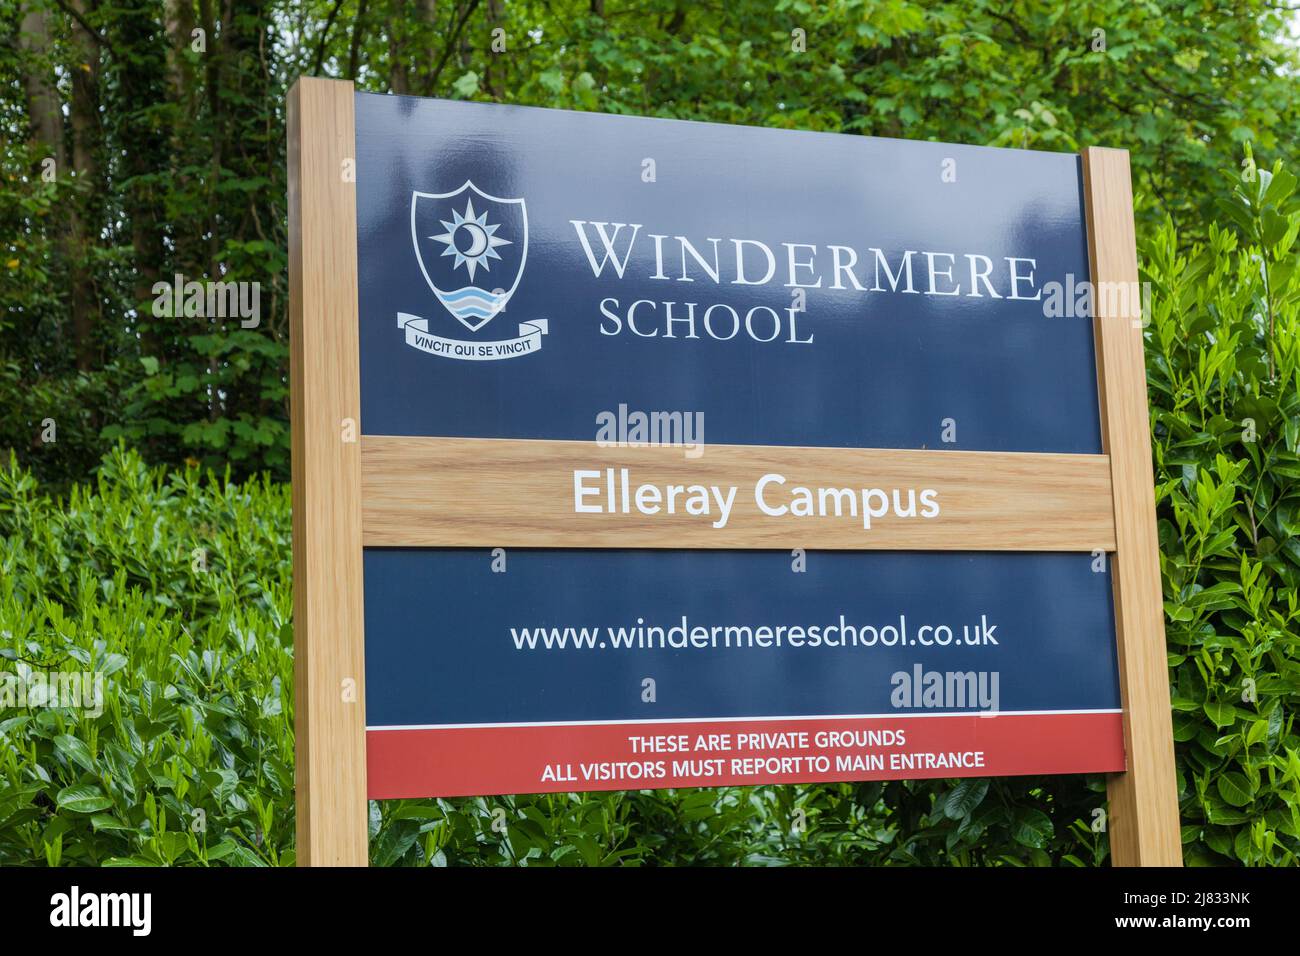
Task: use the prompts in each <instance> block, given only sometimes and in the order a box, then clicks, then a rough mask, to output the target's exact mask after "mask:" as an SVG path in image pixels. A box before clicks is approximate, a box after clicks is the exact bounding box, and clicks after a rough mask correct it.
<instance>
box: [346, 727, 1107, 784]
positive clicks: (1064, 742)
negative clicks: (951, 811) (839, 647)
mask: <svg viewBox="0 0 1300 956" xmlns="http://www.w3.org/2000/svg"><path fill="white" fill-rule="evenodd" d="M366 764H367V771H368V790H369V795H370V798H371V799H376V800H383V799H393V798H399V797H428V796H440V797H458V796H471V795H487V794H505V793H560V792H566V791H584V790H648V789H660V788H666V787H705V786H711V787H717V786H741V785H752V784H768V783H832V782H839V781H851V780H920V779H926V778H936V777H994V776H997V777H1001V776H1016V775H1022V774H1059V773H1100V772H1116V771H1123V770H1124V769H1125V763H1124V737H1123V724H1122V720H1121V715H1120V713H1119V712H1118V711H1115V712H1087V713H1045V714H993V715H990V714H944V715H909V716H899V717H828V718H813V719H809V718H746V719H743V720H699V721H688V722H677V721H655V722H645V723H613V724H558V725H556V724H524V725H514V726H471V727H412V728H384V729H371V730H367V732H366Z"/></svg>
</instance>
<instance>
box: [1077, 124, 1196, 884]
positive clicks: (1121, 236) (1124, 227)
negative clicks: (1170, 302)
mask: <svg viewBox="0 0 1300 956" xmlns="http://www.w3.org/2000/svg"><path fill="white" fill-rule="evenodd" d="M1083 172H1084V193H1085V197H1086V205H1087V221H1088V245H1089V256H1090V259H1091V267H1092V281H1093V283H1094V290H1093V291H1094V295H1093V301H1094V302H1095V303H1096V317H1095V319H1094V329H1095V341H1096V347H1097V392H1098V397H1099V400H1100V402H1101V420H1102V447H1103V450H1104V451H1105V452H1106V453H1107V454H1108V455H1109V456H1110V467H1111V481H1112V485H1113V487H1114V499H1115V528H1116V538H1117V541H1116V553H1115V555H1114V556H1113V558H1112V564H1111V580H1112V582H1113V586H1114V595H1115V631H1116V637H1117V639H1118V641H1119V678H1120V695H1121V698H1122V701H1123V706H1124V745H1125V750H1126V753H1127V757H1128V770H1127V772H1125V773H1123V774H1116V775H1114V776H1112V777H1111V779H1110V781H1109V783H1108V786H1107V793H1108V796H1109V798H1110V813H1109V828H1110V845H1111V861H1112V863H1114V864H1115V865H1117V866H1180V865H1181V864H1182V842H1181V838H1180V829H1179V822H1178V795H1177V785H1176V782H1175V770H1174V749H1173V725H1172V715H1171V709H1170V701H1169V671H1168V659H1167V656H1166V649H1165V631H1164V611H1163V606H1162V598H1161V588H1160V563H1159V558H1158V551H1157V547H1158V545H1157V539H1156V515H1155V494H1154V491H1153V488H1154V487H1155V480H1154V476H1153V474H1152V467H1151V432H1150V422H1149V413H1148V409H1147V392H1146V369H1145V364H1144V360H1143V342H1142V329H1141V321H1140V318H1141V304H1140V297H1139V296H1138V295H1137V294H1136V293H1137V290H1138V288H1139V286H1138V270H1137V250H1136V242H1135V233H1134V227H1133V194H1132V185H1131V181H1130V176H1129V161H1128V152H1127V151H1125V150H1118V149H1097V148H1091V149H1086V150H1084V152H1083Z"/></svg>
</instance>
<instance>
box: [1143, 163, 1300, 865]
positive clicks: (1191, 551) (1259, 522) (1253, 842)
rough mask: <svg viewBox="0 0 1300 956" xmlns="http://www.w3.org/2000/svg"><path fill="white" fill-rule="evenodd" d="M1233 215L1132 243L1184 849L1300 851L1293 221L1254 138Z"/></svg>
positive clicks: (1299, 304)
mask: <svg viewBox="0 0 1300 956" xmlns="http://www.w3.org/2000/svg"><path fill="white" fill-rule="evenodd" d="M1231 182H1232V191H1231V194H1230V196H1229V198H1228V200H1227V201H1226V202H1225V204H1224V209H1223V211H1224V214H1225V215H1226V217H1227V218H1228V220H1229V222H1230V223H1231V227H1230V228H1227V229H1221V228H1219V227H1217V226H1214V225H1211V226H1210V229H1209V237H1208V240H1207V241H1206V242H1205V243H1203V244H1201V243H1197V244H1195V245H1193V246H1191V248H1190V249H1186V250H1183V249H1180V247H1179V243H1178V237H1177V235H1176V233H1175V230H1174V228H1173V225H1172V224H1171V223H1169V222H1166V223H1165V224H1164V225H1163V226H1162V227H1161V228H1160V229H1158V230H1156V231H1155V232H1154V234H1153V235H1152V236H1151V238H1150V239H1149V241H1147V242H1146V243H1144V246H1143V264H1144V278H1145V279H1147V280H1148V281H1150V282H1151V283H1152V286H1153V291H1154V297H1153V300H1154V307H1153V308H1152V314H1151V327H1150V330H1149V333H1148V353H1147V354H1148V366H1149V375H1148V378H1149V384H1150V392H1151V401H1152V406H1153V408H1152V421H1153V427H1154V432H1155V465H1156V501H1157V505H1158V514H1159V535H1160V549H1161V562H1160V564H1161V573H1162V578H1163V582H1164V596H1165V613H1166V616H1167V619H1168V620H1167V623H1166V631H1167V639H1168V642H1169V651H1170V664H1171V667H1172V668H1173V670H1172V684H1173V708H1174V736H1175V739H1176V740H1177V741H1178V756H1179V787H1180V792H1181V806H1182V819H1183V840H1184V844H1185V847H1184V850H1185V854H1186V858H1187V861H1188V862H1189V863H1200V864H1218V863H1224V862H1228V861H1240V862H1243V863H1247V864H1256V865H1279V864H1287V865H1295V864H1296V863H1297V855H1298V854H1300V735H1298V734H1297V729H1296V727H1295V711H1296V705H1297V703H1298V702H1300V597H1298V592H1300V277H1297V275H1296V270H1295V265H1296V257H1297V234H1300V201H1297V198H1296V195H1295V190H1296V178H1295V176H1294V175H1292V173H1291V172H1290V171H1289V170H1287V169H1285V168H1283V166H1282V165H1281V164H1280V163H1278V164H1276V165H1275V166H1274V167H1273V169H1272V170H1271V171H1267V170H1257V169H1256V168H1255V163H1254V158H1253V155H1252V153H1251V151H1250V150H1249V149H1248V150H1247V152H1246V163H1245V165H1244V168H1243V171H1242V173H1241V174H1240V176H1238V175H1235V174H1234V175H1233V176H1232V178H1231Z"/></svg>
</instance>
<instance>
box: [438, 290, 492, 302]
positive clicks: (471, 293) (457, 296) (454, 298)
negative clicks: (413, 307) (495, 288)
mask: <svg viewBox="0 0 1300 956" xmlns="http://www.w3.org/2000/svg"><path fill="white" fill-rule="evenodd" d="M438 298H439V299H441V300H442V301H443V302H459V301H460V300H461V299H469V298H475V299H482V300H483V301H484V302H487V303H489V304H491V303H495V302H496V300H497V299H499V298H500V296H499V295H494V294H493V293H491V292H488V291H487V290H486V289H479V288H476V287H474V286H470V287H469V288H466V289H457V290H456V291H455V292H439V293H438Z"/></svg>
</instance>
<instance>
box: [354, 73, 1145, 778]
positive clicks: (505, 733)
mask: <svg viewBox="0 0 1300 956" xmlns="http://www.w3.org/2000/svg"><path fill="white" fill-rule="evenodd" d="M356 104H357V117H356V123H357V212H358V224H359V225H358V229H359V235H358V260H359V267H360V322H361V329H360V332H361V335H360V344H361V388H362V412H361V414H362V421H361V425H362V430H363V432H365V433H366V434H370V435H431V436H451V437H476V438H523V439H538V440H548V439H549V440H559V439H564V440H581V441H593V440H599V439H612V440H633V441H635V440H637V439H638V435H637V434H636V433H635V428H636V427H638V426H637V422H638V418H637V415H638V414H641V415H643V416H644V417H643V418H641V419H640V421H641V422H642V423H643V424H644V423H645V422H648V421H650V420H651V419H652V416H653V414H654V413H656V412H657V413H660V414H661V415H675V416H676V417H675V418H669V417H664V418H661V419H659V421H660V422H661V423H663V427H664V428H667V429H671V428H673V427H675V428H677V429H678V431H676V432H672V433H671V434H664V435H650V436H647V435H645V434H644V433H642V434H641V435H640V436H639V437H641V438H642V439H644V438H646V437H650V438H651V440H654V439H655V438H663V439H664V440H682V439H685V441H686V443H687V444H688V445H690V444H691V443H694V444H695V445H697V446H700V449H699V450H700V451H702V453H703V454H705V455H707V454H708V446H709V445H711V444H713V445H716V444H764V445H777V446H781V445H802V446H838V447H864V448H872V447H874V448H901V449H953V448H955V449H962V450H974V451H1034V452H1056V453H1066V454H1096V453H1098V452H1099V451H1100V439H1099V434H1100V429H1099V420H1098V408H1097V392H1096V368H1095V357H1094V353H1093V343H1092V329H1091V323H1090V321H1089V320H1087V319H1086V318H1078V317H1070V316H1069V315H1068V310H1069V309H1070V308H1071V307H1072V305H1073V302H1072V301H1068V300H1073V298H1074V292H1073V290H1074V288H1075V286H1076V285H1077V283H1080V282H1083V281H1085V280H1086V278H1087V275H1088V266H1087V246H1086V236H1085V233H1084V223H1083V209H1082V199H1081V180H1080V170H1079V162H1078V159H1077V157H1075V156H1073V155H1059V154H1049V153H1033V152H1024V151H1016V150H997V149H986V148H978V147H967V146H955V145H951V144H935V143H915V142H904V141H895V140H881V139H871V138H865V137H857V136H841V135H829V134H811V133H798V132H789V131H777V130H767V129H752V128H739V127H727V126H716V125H709V124H696V123H681V122H670V121H662V120H653V119H640V118H631V117H614V116H601V115H595V114H578V113H568V112H562V111H549V110H535V109H526V108H518V107H504V106H492V105H483V104H466V103H450V102H442V101H434V100H419V99H413V98H406V97H381V96H372V95H367V94H359V95H358V96H357V100H356ZM1054 290H1055V291H1054ZM1061 290H1066V291H1064V293H1062V291H1061ZM1053 295H1055V296H1057V301H1058V303H1060V302H1062V301H1064V303H1065V304H1064V308H1063V309H1062V308H1057V310H1056V311H1055V312H1054V311H1053V310H1052V308H1051V307H1050V306H1049V305H1048V303H1050V302H1051V297H1052V296H1053ZM1062 295H1063V296H1064V298H1062ZM1063 310H1064V311H1067V314H1066V315H1061V314H1059V313H1060V312H1061V311H1063ZM602 429H604V431H602ZM611 429H612V431H611ZM681 429H686V430H685V431H684V432H683V431H682V430H681ZM939 453H940V452H936V454H939ZM593 467H597V466H596V465H595V464H593ZM868 478H869V476H864V481H865V480H868ZM493 544H494V543H493V542H490V541H484V542H483V548H482V550H450V549H447V550H423V551H421V550H408V549H369V550H368V551H367V553H366V560H365V578H366V593H365V613H366V659H367V674H366V678H367V695H366V699H367V726H368V752H369V758H368V760H369V781H370V785H369V787H370V792H371V795H372V796H376V797H396V796H423V795H455V794H476V793H502V792H536V791H560V790H587V789H622V788H641V787H653V786H685V785H710V784H732V783H759V782H795V781H816V780H849V779H879V778H900V777H956V776H967V775H993V774H1015V773H1056V772H1083V771H1102V770H1118V769H1122V767H1123V765H1124V756H1123V749H1122V732H1121V731H1122V728H1121V722H1120V714H1119V700H1118V691H1117V684H1116V677H1115V673H1116V670H1115V636H1114V626H1113V622H1112V611H1111V598H1110V582H1109V575H1108V574H1107V572H1106V568H1105V563H1104V561H1102V562H1100V564H1099V562H1098V561H1097V560H1096V559H1094V558H1093V557H1092V556H1091V555H1087V554H1029V553H1025V554H956V553H945V554H932V553H919V552H913V553H908V552H902V553H897V552H894V553H873V552H869V551H863V552H837V553H834V554H831V553H810V554H806V555H805V554H802V553H801V552H800V553H795V552H794V549H797V548H798V547H799V542H798V541H797V540H793V539H792V540H791V541H790V543H789V548H790V549H791V550H789V551H781V552H771V551H750V552H728V551H716V550H682V551H511V552H510V553H508V554H506V553H504V552H499V553H494V552H493V551H492V548H493ZM814 627H815V628H816V632H815V633H816V635H817V636H816V637H815V638H814V637H813V633H814V632H813V631H812V630H811V628H814ZM656 628H657V630H656ZM729 628H730V630H729ZM863 628H866V630H863ZM923 628H929V630H922V629H923ZM937 628H948V629H951V630H950V632H949V631H936V629H937ZM989 628H992V630H989ZM584 629H585V630H584ZM850 633H851V634H852V635H853V637H852V638H851V639H850V638H848V635H849V634H850ZM975 634H977V635H979V637H978V639H973V638H972V635H975ZM859 635H861V636H859ZM867 635H872V637H871V639H870V641H869V640H868V637H867ZM720 641H721V642H722V643H721V644H720V643H719V642H720ZM972 641H973V643H972ZM602 642H603V643H602ZM733 642H734V643H733ZM561 645H562V646H561ZM575 645H576V646H575Z"/></svg>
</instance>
